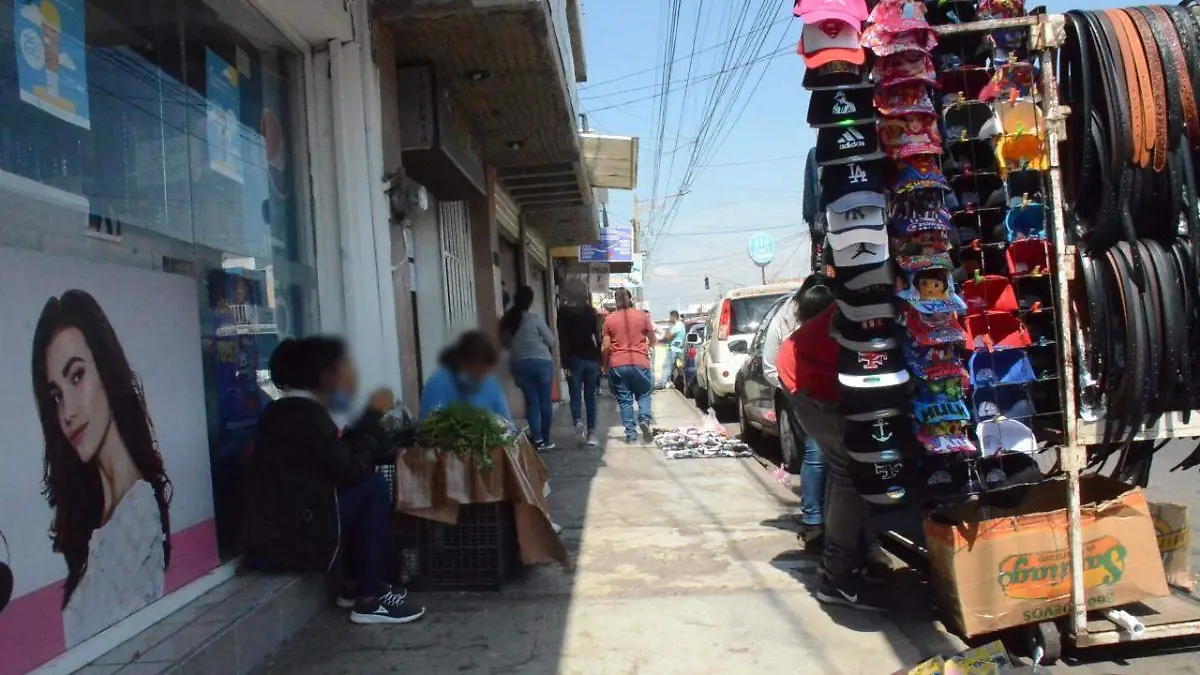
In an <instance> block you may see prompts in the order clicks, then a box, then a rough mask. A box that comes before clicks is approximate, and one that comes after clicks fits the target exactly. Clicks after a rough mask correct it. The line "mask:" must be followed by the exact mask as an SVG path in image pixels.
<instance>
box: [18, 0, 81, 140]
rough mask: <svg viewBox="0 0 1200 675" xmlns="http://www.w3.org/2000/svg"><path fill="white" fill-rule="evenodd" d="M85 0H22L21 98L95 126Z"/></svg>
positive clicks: (19, 16) (20, 46) (19, 79)
mask: <svg viewBox="0 0 1200 675" xmlns="http://www.w3.org/2000/svg"><path fill="white" fill-rule="evenodd" d="M83 5H84V0H16V1H15V2H14V3H13V8H14V12H15V16H14V17H13V28H14V33H15V34H16V40H14V43H15V44H16V46H17V79H18V82H19V84H20V87H21V100H22V101H24V102H26V103H28V104H30V105H32V106H36V107H38V108H40V109H42V110H44V111H46V112H48V113H50V114H51V115H54V116H55V117H57V118H59V119H62V120H65V121H67V122H70V123H71V124H74V125H76V126H80V127H83V128H84V129H91V128H92V122H91V116H90V115H91V114H90V111H89V109H88V85H87V66H86V63H85V59H86V58H87V46H86V45H85V43H84V41H83V36H84V15H83Z"/></svg>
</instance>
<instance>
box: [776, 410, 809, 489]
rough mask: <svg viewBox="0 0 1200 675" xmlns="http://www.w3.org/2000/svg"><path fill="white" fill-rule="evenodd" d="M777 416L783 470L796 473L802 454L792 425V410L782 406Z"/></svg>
mask: <svg viewBox="0 0 1200 675" xmlns="http://www.w3.org/2000/svg"><path fill="white" fill-rule="evenodd" d="M777 418H778V419H779V454H780V457H781V460H780V461H781V463H782V466H783V470H784V471H787V472H788V473H791V474H798V473H800V464H801V463H802V461H803V457H804V455H803V452H802V450H801V448H800V443H799V439H798V438H796V433H795V427H793V426H792V425H793V422H792V411H791V410H789V409H788V408H787V407H786V406H782V407H780V409H779V413H778V414H777Z"/></svg>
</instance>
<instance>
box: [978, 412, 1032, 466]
mask: <svg viewBox="0 0 1200 675" xmlns="http://www.w3.org/2000/svg"><path fill="white" fill-rule="evenodd" d="M975 436H976V437H977V438H978V439H979V447H980V450H982V452H983V456H984V457H990V456H992V455H995V454H1000V453H1007V452H1019V453H1021V454H1024V455H1032V454H1033V453H1034V452H1035V451H1036V450H1037V438H1035V437H1034V435H1033V432H1032V431H1030V430H1029V427H1027V426H1025V425H1024V424H1022V423H1021V422H1020V421H1018V420H1010V419H1001V420H987V421H984V422H980V423H979V425H978V426H976V427H975Z"/></svg>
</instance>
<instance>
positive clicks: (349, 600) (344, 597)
mask: <svg viewBox="0 0 1200 675" xmlns="http://www.w3.org/2000/svg"><path fill="white" fill-rule="evenodd" d="M389 592H390V594H391V595H398V596H400V599H401V600H403V599H404V598H406V597H408V589H406V588H404V587H403V586H392V587H391V590H390V591H389ZM335 603H336V604H337V606H338V607H340V608H341V609H350V608H352V607H354V605H356V604H357V603H358V598H357V596H355V594H354V589H343V590H342V592H341V593H338V597H337V600H336V601H335Z"/></svg>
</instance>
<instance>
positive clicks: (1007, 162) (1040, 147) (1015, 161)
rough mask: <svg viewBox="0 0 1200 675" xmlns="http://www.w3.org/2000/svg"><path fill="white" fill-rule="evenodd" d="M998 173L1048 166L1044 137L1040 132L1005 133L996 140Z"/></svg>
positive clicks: (1040, 169)
mask: <svg viewBox="0 0 1200 675" xmlns="http://www.w3.org/2000/svg"><path fill="white" fill-rule="evenodd" d="M996 156H997V157H998V158H999V159H1000V173H1002V174H1007V173H1008V172H1009V171H1026V170H1030V169H1032V170H1035V171H1045V170H1046V169H1047V168H1048V167H1049V159H1048V155H1047V154H1046V137H1045V136H1044V135H1043V133H1042V132H1034V133H1019V134H1014V133H1007V134H1004V135H1003V136H1000V138H999V140H997V141H996Z"/></svg>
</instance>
